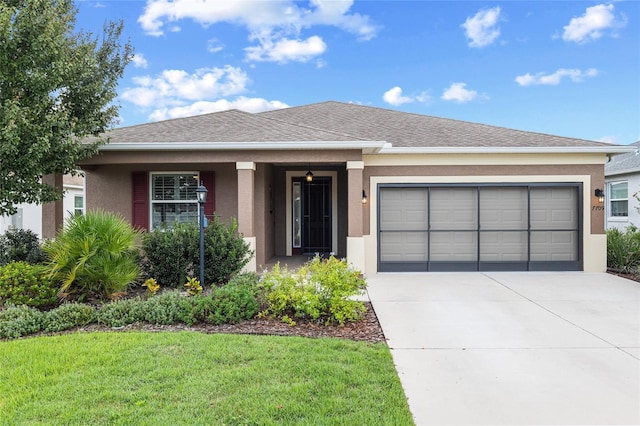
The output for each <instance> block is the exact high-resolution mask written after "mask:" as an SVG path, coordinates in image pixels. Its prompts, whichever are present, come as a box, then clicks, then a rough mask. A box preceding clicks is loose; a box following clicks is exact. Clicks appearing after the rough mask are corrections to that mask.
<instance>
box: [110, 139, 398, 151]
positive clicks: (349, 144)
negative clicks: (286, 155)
mask: <svg viewBox="0 0 640 426" xmlns="http://www.w3.org/2000/svg"><path fill="white" fill-rule="evenodd" d="M385 145H386V143H385V142H382V141H346V142H344V141H313V142H309V141H304V142H303V141H298V142H291V141H288V142H118V143H108V144H106V145H102V146H100V148H99V151H256V150H263V151H264V150H267V151H290V150H336V149H338V150H352V149H361V150H362V152H363V154H377V153H378V152H380V150H381V149H382V148H383V147H384V146H385Z"/></svg>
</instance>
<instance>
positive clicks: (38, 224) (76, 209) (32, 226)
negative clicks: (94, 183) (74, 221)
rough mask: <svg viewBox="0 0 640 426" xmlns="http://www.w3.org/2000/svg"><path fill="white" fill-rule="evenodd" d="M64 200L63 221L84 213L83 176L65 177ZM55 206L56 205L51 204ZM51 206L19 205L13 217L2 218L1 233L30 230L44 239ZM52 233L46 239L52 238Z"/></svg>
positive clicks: (0, 221) (63, 185)
mask: <svg viewBox="0 0 640 426" xmlns="http://www.w3.org/2000/svg"><path fill="white" fill-rule="evenodd" d="M62 187H63V189H64V198H63V200H62V201H61V203H60V204H61V207H62V211H63V214H62V216H61V218H62V220H66V219H67V218H68V217H70V216H71V215H74V214H83V213H84V178H83V177H82V176H71V175H65V176H63V178H62ZM50 204H54V203H50ZM50 204H44V205H41V204H19V205H18V206H17V208H18V212H17V213H16V214H14V215H11V216H0V233H4V232H6V231H7V230H9V229H29V230H31V231H33V232H34V233H36V234H37V235H38V237H40V238H42V237H43V233H42V230H43V226H44V228H47V226H48V224H49V223H50V222H51V221H50V217H49V216H50V214H51V213H50V211H49V210H50ZM52 236H53V235H52V234H51V233H50V234H48V235H45V237H52Z"/></svg>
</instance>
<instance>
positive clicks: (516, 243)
mask: <svg viewBox="0 0 640 426" xmlns="http://www.w3.org/2000/svg"><path fill="white" fill-rule="evenodd" d="M527 247H528V238H527V232H526V231H522V232H510V231H506V232H504V231H495V232H493V231H492V232H482V233H481V234H480V261H481V262H522V261H526V260H527V257H528V250H527Z"/></svg>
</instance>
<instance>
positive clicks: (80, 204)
mask: <svg viewBox="0 0 640 426" xmlns="http://www.w3.org/2000/svg"><path fill="white" fill-rule="evenodd" d="M73 214H74V215H75V216H82V215H83V214H84V197H83V196H82V195H75V196H74V197H73Z"/></svg>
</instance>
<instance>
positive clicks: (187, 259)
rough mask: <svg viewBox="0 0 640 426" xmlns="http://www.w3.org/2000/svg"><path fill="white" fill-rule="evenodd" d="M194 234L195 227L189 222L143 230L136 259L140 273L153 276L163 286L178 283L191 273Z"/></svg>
mask: <svg viewBox="0 0 640 426" xmlns="http://www.w3.org/2000/svg"><path fill="white" fill-rule="evenodd" d="M198 238H199V234H198V227H197V226H196V225H195V224H190V223H182V224H176V225H175V226H174V227H173V228H171V229H166V228H161V229H154V230H153V231H151V232H147V233H145V234H144V235H143V237H142V251H143V254H142V257H141V260H140V266H141V268H142V272H143V275H144V277H145V278H152V277H153V278H155V279H156V281H157V282H158V283H159V284H160V285H161V286H163V287H170V288H178V287H180V286H182V285H183V284H184V283H185V282H187V277H188V276H189V275H193V270H194V259H198V256H199V254H198V247H199V246H198V244H199V240H198ZM196 265H198V263H196ZM196 269H197V266H196Z"/></svg>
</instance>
